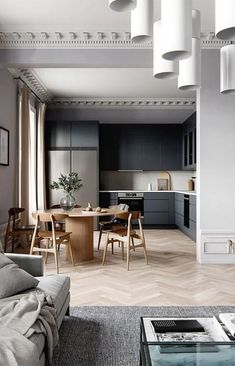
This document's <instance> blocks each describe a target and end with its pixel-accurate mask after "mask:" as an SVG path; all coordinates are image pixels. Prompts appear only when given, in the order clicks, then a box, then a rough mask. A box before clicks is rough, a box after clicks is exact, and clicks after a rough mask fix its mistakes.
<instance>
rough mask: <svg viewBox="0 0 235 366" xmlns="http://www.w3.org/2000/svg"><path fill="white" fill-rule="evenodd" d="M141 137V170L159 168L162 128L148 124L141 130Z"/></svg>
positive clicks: (160, 165)
mask: <svg viewBox="0 0 235 366" xmlns="http://www.w3.org/2000/svg"><path fill="white" fill-rule="evenodd" d="M142 136H143V137H142V138H143V170H149V171H151V170H152V171H154V170H156V171H157V170H161V169H162V168H161V167H162V164H161V158H162V152H161V143H162V129H161V128H158V126H157V127H156V126H155V125H152V126H151V125H148V126H147V128H146V129H145V130H144V129H143V131H142Z"/></svg>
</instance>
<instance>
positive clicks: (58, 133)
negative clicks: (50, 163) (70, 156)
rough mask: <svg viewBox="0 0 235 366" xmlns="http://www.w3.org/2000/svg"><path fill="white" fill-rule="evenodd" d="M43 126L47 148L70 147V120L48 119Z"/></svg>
mask: <svg viewBox="0 0 235 366" xmlns="http://www.w3.org/2000/svg"><path fill="white" fill-rule="evenodd" d="M45 127H46V128H45V131H46V132H45V141H46V148H47V150H54V149H55V148H70V129H71V126H70V122H64V121H50V122H47V123H46V126H45Z"/></svg>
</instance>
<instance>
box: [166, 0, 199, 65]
mask: <svg viewBox="0 0 235 366" xmlns="http://www.w3.org/2000/svg"><path fill="white" fill-rule="evenodd" d="M161 19H162V34H163V38H164V43H163V44H162V56H163V58H165V59H166V60H182V59H185V58H187V57H189V56H190V55H191V51H192V0H163V1H162V2H161Z"/></svg>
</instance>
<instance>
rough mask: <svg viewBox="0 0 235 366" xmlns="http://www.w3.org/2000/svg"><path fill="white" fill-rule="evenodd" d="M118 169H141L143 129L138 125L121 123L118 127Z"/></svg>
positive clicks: (142, 163)
mask: <svg viewBox="0 0 235 366" xmlns="http://www.w3.org/2000/svg"><path fill="white" fill-rule="evenodd" d="M116 136H119V141H118V169H119V170H143V166H144V159H143V146H144V140H143V129H142V127H141V126H139V125H137V126H136V125H135V126H132V125H127V126H125V125H122V126H120V128H119V134H117V135H116Z"/></svg>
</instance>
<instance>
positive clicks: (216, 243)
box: [200, 230, 235, 264]
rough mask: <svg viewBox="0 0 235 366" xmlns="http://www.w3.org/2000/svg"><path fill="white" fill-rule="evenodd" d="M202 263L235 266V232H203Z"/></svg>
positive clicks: (201, 245)
mask: <svg viewBox="0 0 235 366" xmlns="http://www.w3.org/2000/svg"><path fill="white" fill-rule="evenodd" d="M200 236H201V244H200V262H201V263H213V264H235V230H230V231H227V230H202V231H201V235H200Z"/></svg>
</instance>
